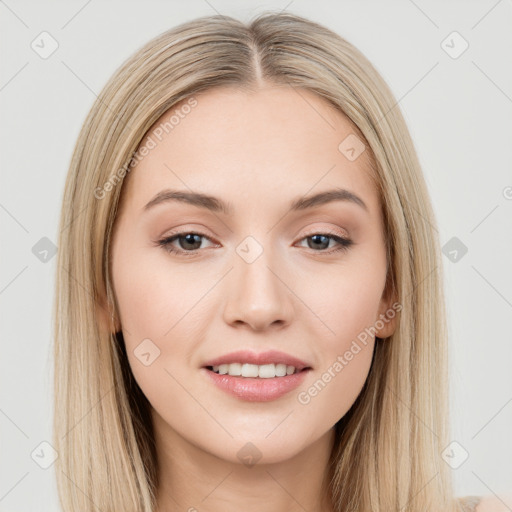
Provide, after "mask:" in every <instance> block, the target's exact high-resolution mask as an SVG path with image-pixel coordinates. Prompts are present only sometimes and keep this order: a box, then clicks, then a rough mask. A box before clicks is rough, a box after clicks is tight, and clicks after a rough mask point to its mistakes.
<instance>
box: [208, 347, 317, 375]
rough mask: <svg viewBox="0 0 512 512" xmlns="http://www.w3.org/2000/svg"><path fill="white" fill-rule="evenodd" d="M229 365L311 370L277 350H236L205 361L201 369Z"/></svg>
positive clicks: (305, 364) (303, 363)
mask: <svg viewBox="0 0 512 512" xmlns="http://www.w3.org/2000/svg"><path fill="white" fill-rule="evenodd" d="M231 363H248V364H257V365H263V364H271V363H274V364H286V365H287V366H294V367H295V368H296V370H297V371H298V372H300V371H302V370H303V369H305V368H311V366H310V365H309V364H308V363H305V362H304V361H301V360H300V359H297V358H296V357H293V356H291V355H289V354H286V353H284V352H280V351H279V350H269V351H267V352H259V353H257V352H251V351H249V350H238V351H236V352H230V353H229V354H225V355H223V356H220V357H216V358H215V359H211V360H210V361H206V363H204V365H203V367H206V366H219V365H221V364H231Z"/></svg>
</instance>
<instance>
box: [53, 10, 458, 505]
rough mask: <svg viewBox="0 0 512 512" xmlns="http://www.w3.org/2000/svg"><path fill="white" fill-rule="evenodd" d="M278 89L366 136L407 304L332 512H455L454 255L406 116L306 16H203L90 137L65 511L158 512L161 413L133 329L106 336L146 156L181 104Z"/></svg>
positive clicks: (354, 430) (172, 36) (77, 181)
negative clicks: (313, 98) (128, 339)
mask: <svg viewBox="0 0 512 512" xmlns="http://www.w3.org/2000/svg"><path fill="white" fill-rule="evenodd" d="M264 83H271V84H275V85H283V86H292V87H294V88H302V89H305V90H309V91H312V92H314V93H315V94H317V95H318V96H319V97H321V98H323V99H324V100H326V101H327V102H328V103H329V104H330V105H332V106H333V107H334V108H336V109H337V110H338V111H339V112H342V113H344V115H346V116H347V117H348V118H349V119H350V120H351V121H352V123H353V125H354V130H355V132H357V133H358V134H359V135H360V137H361V138H362V139H363V140H364V143H365V144H366V146H367V148H368V150H369V152H370V155H371V159H369V160H371V161H370V164H369V166H370V167H369V171H370V172H371V176H372V178H373V179H374V182H375V185H376V187H377V189H378V192H379V195H380V199H381V204H382V213H383V218H384V220H385V235H386V236H385V238H386V243H387V254H388V279H387V284H386V288H387V292H388V293H393V294H395V295H396V297H397V300H398V301H399V302H400V303H401V304H402V305H403V309H402V311H401V312H400V315H399V319H398V320H399V321H398V323H397V328H396V331H395V333H394V334H393V335H392V336H390V337H389V338H388V339H386V340H385V341H384V340H379V339H377V340H376V345H375V351H374V357H373V361H372V366H371V369H370V373H369V375H368V379H367V381H366V383H365V386H364V388H363V390H362V392H361V394H360V395H359V396H358V398H357V400H356V401H355V403H354V404H353V406H352V407H351V409H350V410H349V411H348V413H347V414H346V415H345V416H344V417H343V418H342V419H341V420H340V421H339V422H338V423H337V425H336V436H335V445H334V449H333V452H332V456H331V466H330V470H331V479H330V480H329V492H330V495H331V499H332V503H333V507H334V510H336V511H340V512H341V511H345V510H356V511H372V512H384V511H386V512H388V511H395V510H407V511H408V512H420V511H421V512H424V511H425V510H432V511H447V512H448V511H452V510H457V508H456V502H455V500H454V498H453V495H452V483H451V474H450V470H449V467H448V466H447V464H446V463H445V462H444V461H443V459H442V457H441V451H442V450H443V448H445V446H446V445H447V444H448V442H449V440H448V437H447V435H448V424H449V417H448V408H447V397H448V379H447V334H446V332H447V330H446V325H445V322H446V320H445V309H444V297H443V288H442V281H443V280H442V265H441V261H440V249H439V242H438V240H437V235H436V233H435V231H436V221H435V218H434V214H433V211H432V207H431V203H430V199H429V196H428V192H427V188H426V185H425V181H424V178H423V175H422V171H421V168H420V165H419V162H418V159H417V156H416V152H415V149H414V146H413V142H412V140H411V137H410V135H409V132H408V130H407V127H406V124H405V121H404V119H403V117H402V115H401V113H400V109H399V107H398V105H397V104H396V100H395V99H394V97H393V94H392V93H391V91H390V89H389V88H388V86H387V84H386V83H385V82H384V80H383V79H382V78H381V76H380V75H379V74H378V72H377V71H376V70H375V68H374V67H373V66H372V65H371V63H370V62H369V61H368V60H367V59H366V58H365V56H364V55H363V54H361V53H360V52H359V51H358V50H357V49H356V48H355V47H354V46H352V45H351V44H350V43H348V42H347V41H345V40H344V39H343V38H342V37H340V36H339V35H337V34H335V33H334V32H332V31H330V30H329V29H327V28H325V27H323V26H321V25H319V24H317V23H314V22H311V21H309V20H307V19H304V18H302V17H299V16H296V15H293V14H289V13H282V14H275V13H272V12H266V13H262V14H260V15H259V16H257V17H256V18H255V19H253V20H252V21H251V22H250V23H249V24H244V23H242V22H241V21H238V20H235V19H233V18H230V17H226V16H209V17H202V18H198V19H195V20H193V21H190V22H187V23H184V24H182V25H179V26H177V27H175V28H174V29H172V30H169V31H167V32H164V33H163V34H161V35H159V36H158V37H156V38H154V39H153V40H151V41H150V42H148V43H147V44H146V45H145V46H143V47H142V48H141V49H140V50H139V51H137V52H136V53H135V54H134V55H133V56H131V57H130V58H129V59H128V60H126V61H125V62H124V63H123V65H122V66H121V67H120V68H119V69H118V70H117V71H116V73H115V74H114V75H113V77H112V78H111V79H110V80H109V82H108V83H107V84H106V86H105V87H104V89H103V91H102V92H101V94H100V95H99V96H98V98H97V100H96V101H95V103H94V105H93V107H92V109H91V111H90V113H89V115H88V117H87V119H86V120H85V122H84V125H83V127H82V130H81V132H80V135H79V138H78V141H77V143H76V147H75V150H74V154H73V157H72V161H71V165H70V169H69V173H68V176H67V180H66V185H65V190H64V197H63V205H62V212H61V221H60V240H59V254H58V266H57V282H56V297H55V304H54V316H55V412H54V444H55V447H56V449H57V450H58V453H59V458H58V459H57V462H56V476H57V482H58V491H59V496H60V500H61V504H62V506H63V508H64V510H66V511H67V512H78V511H80V512H85V511H89V510H90V511H93V510H97V509H100V510H102V511H103V512H114V511H115V512H119V511H120V510H123V511H124V512H130V511H137V512H150V511H152V510H153V507H154V506H155V493H156V489H157V486H158V475H157V470H156V458H155V447H154V443H153V431H152V425H151V420H150V416H149V413H148V411H149V404H148V402H147V400H146V398H145V397H144V395H143V393H142V391H141V390H140V388H139V387H138V386H137V384H136V383H135V381H134V379H133V377H132V375H131V371H130V369H129V365H128V360H127V358H126V353H125V349H124V343H123V339H122V333H116V334H114V333H109V332H107V331H105V330H104V329H101V328H100V325H99V318H98V308H101V307H103V308H105V310H107V311H109V313H108V314H109V315H110V311H111V312H112V314H115V311H116V299H115V297H113V295H112V284H111V281H110V276H111V267H110V242H111V234H112V229H113V226H114V222H115V219H116V212H117V210H118V207H119V201H120V196H121V189H122V181H123V179H124V178H126V176H127V175H129V171H130V169H131V167H132V166H133V165H134V154H135V153H136V151H137V148H138V147H139V144H140V143H141V141H142V140H143V138H144V136H145V134H146V133H147V131H148V129H149V128H150V127H151V126H152V125H153V124H154V123H155V121H156V120H158V118H159V117H160V116H161V115H162V114H163V113H164V112H166V111H168V110H169V109H170V108H172V107H174V106H176V105H177V104H178V103H179V102H182V101H186V100H187V99H190V98H192V97H194V96H197V95H199V94H200V93H201V92H202V91H207V90H209V89H212V88H214V87H221V86H234V87H238V88H244V89H246V90H247V91H251V90H256V89H258V88H259V87H260V86H261V85H262V84H264ZM340 142H341V141H340ZM105 298H106V300H105Z"/></svg>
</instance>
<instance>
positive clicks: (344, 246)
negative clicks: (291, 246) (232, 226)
mask: <svg viewBox="0 0 512 512" xmlns="http://www.w3.org/2000/svg"><path fill="white" fill-rule="evenodd" d="M184 235H197V236H200V237H202V238H206V239H207V240H210V238H209V237H208V236H206V235H205V234H203V233H199V232H197V231H181V232H179V233H174V234H172V235H170V236H167V237H165V238H162V239H161V240H158V242H157V244H158V246H160V247H163V249H164V250H166V251H167V252H169V253H171V254H176V255H180V256H185V257H191V256H196V255H197V253H198V252H199V251H200V250H201V249H195V250H193V251H184V250H183V249H176V248H175V247H173V246H172V245H171V243H172V242H174V240H176V239H178V238H180V237H182V236H184ZM316 235H322V236H326V237H327V238H331V239H332V240H334V241H335V242H337V243H338V244H339V245H338V247H337V248H336V249H333V250H330V251H327V250H320V251H315V250H314V249H311V250H312V251H313V252H318V253H324V254H329V255H330V254H334V253H337V252H339V251H344V252H345V251H347V250H348V249H349V248H350V247H351V246H352V245H353V244H354V242H353V241H352V240H350V239H349V238H344V237H341V236H338V235H336V234H335V233H330V232H315V233H311V234H309V235H306V236H305V237H303V238H301V239H300V241H302V240H306V239H307V238H311V237H313V236H316ZM210 241H211V240H210Z"/></svg>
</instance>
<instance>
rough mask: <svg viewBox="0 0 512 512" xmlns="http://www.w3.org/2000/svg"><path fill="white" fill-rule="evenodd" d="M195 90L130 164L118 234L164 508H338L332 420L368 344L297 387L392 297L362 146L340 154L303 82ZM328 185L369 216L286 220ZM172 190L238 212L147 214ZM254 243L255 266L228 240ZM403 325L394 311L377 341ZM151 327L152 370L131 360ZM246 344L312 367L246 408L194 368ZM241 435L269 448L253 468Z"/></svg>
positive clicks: (118, 262) (342, 129) (319, 102)
mask: <svg viewBox="0 0 512 512" xmlns="http://www.w3.org/2000/svg"><path fill="white" fill-rule="evenodd" d="M196 98H197V100H198V104H197V106H196V107H195V108H193V109H192V110H191V112H190V113H189V114H188V115H187V116H185V117H184V118H183V119H181V120H180V123H179V124H178V125H177V126H175V127H174V129H173V130H172V131H170V132H169V134H168V135H166V136H164V137H163V138H162V140H161V141H160V142H159V143H158V144H157V146H156V147H155V148H154V149H152V150H151V151H150V152H149V154H147V155H146V156H145V157H144V158H143V159H142V160H141V161H140V162H139V163H138V164H137V166H136V167H135V168H134V169H133V170H132V171H131V172H130V174H129V176H128V178H127V180H126V182H125V184H124V185H123V193H122V203H121V207H120V210H119V212H118V216H117V219H116V223H115V231H114V237H113V242H112V243H113V245H112V251H113V252H112V269H113V276H112V279H113V287H114V292H115V295H116V299H117V303H118V307H119V310H118V315H119V318H117V319H116V320H117V322H118V326H117V327H118V328H121V329H123V334H124V339H125V343H126V347H127V353H128V357H129V363H130V366H131V369H132V371H133V374H134V376H135V379H136V380H137V382H138V384H139V386H140V387H141V389H142V391H143V392H144V394H145V395H146V397H147V398H148V400H149V402H150V403H151V406H152V416H153V420H154V431H155V441H156V445H157V453H158V465H159V475H160V482H161V483H160V487H159V489H158V511H159V512H174V511H177V510H195V509H197V510H201V511H223V512H226V511H228V512H229V511H235V510H236V511H239V510H245V511H248V512H252V511H257V510H258V511H259V510H261V509H262V504H263V503H264V508H265V510H267V511H268V512H278V511H288V512H289V511H296V510H297V511H298V510H301V511H302V510H308V511H320V510H323V511H325V510H332V508H331V505H330V504H329V503H328V498H327V493H326V487H325V484H326V482H325V479H326V478H327V463H328V459H329V455H330V452H331V449H332V445H333V436H334V425H335V423H336V422H337V421H338V420H339V419H340V418H342V417H343V416H344V415H345V413H346V412H347V411H348V409H349V408H350V406H351V405H352V404H353V403H354V401H355V399H356V398H357V396H358V394H359V393H360V391H361V389H362V386H363V384H364V382H365V380H366V378H367V375H368V371H369V368H370V363H371V357H372V352H373V347H374V343H375V340H374V338H373V337H371V336H370V337H369V339H368V342H367V344H366V346H365V345H362V344H360V345H361V347H362V349H361V350H360V351H359V352H358V353H357V355H355V356H354V357H353V359H352V360H351V361H350V362H348V364H347V365H346V366H345V367H344V368H343V370H342V371H340V372H338V373H337V374H336V376H335V377H334V378H332V379H331V380H330V382H329V383H328V384H327V385H326V386H325V387H324V388H323V389H322V390H321V392H319V393H318V394H317V395H316V396H314V397H313V398H312V399H311V401H310V402H309V403H308V404H301V403H299V401H298V399H297V396H298V394H299V393H300V392H301V391H304V390H307V389H308V388H310V387H311V386H312V384H313V383H314V382H315V381H317V380H318V379H319V378H320V377H321V376H322V374H323V372H325V371H327V369H328V368H329V367H332V366H333V363H334V362H335V361H336V360H337V357H338V355H343V354H344V353H345V352H346V351H347V350H348V349H349V348H350V346H351V343H352V342H353V341H354V340H356V338H357V336H358V334H360V333H361V332H362V331H364V329H365V328H368V327H370V326H373V325H374V324H375V322H376V321H377V320H378V319H379V318H381V317H380V315H382V314H384V313H385V312H386V311H387V310H389V308H390V307H391V304H392V303H393V302H394V298H390V297H387V296H386V294H385V278H386V252H385V241H384V230H383V220H382V216H381V206H380V203H379V197H378V194H377V191H376V190H375V188H374V186H373V183H372V182H371V180H370V178H369V171H368V161H367V159H366V156H367V153H366V152H363V154H362V155H361V156H360V157H359V158H357V159H356V160H354V161H350V160H349V159H347V158H346V156H345V155H344V154H343V153H341V152H340V151H339V150H338V146H339V144H340V142H341V141H342V140H343V139H344V138H345V137H346V136H347V135H349V134H351V133H354V128H353V126H352V124H351V123H350V122H349V120H348V119H347V118H346V117H345V116H343V115H342V114H341V113H340V112H338V111H336V110H335V109H334V108H332V107H331V106H329V104H328V103H326V102H325V101H324V100H323V99H321V98H319V97H317V96H316V95H314V94H313V93H311V92H309V91H304V90H301V91H300V94H299V93H298V92H297V91H295V90H294V89H292V88H289V87H277V86H271V85H268V84H265V85H264V86H263V87H262V88H261V89H260V90H258V91H257V92H250V93H249V92H246V91H242V90H240V89H235V88H228V89H226V88H224V89H213V90H209V91H206V92H205V93H203V94H201V95H198V96H196ZM174 110H175V109H174V108H173V109H172V111H173V112H174ZM173 112H171V113H166V114H164V116H162V118H161V119H160V120H159V121H157V123H155V125H154V127H153V129H152V130H151V131H150V135H151V134H153V135H154V131H153V130H154V129H155V128H156V127H157V126H158V124H159V123H160V122H162V121H165V120H166V119H169V116H170V115H171V114H172V113H173ZM153 138H154V137H153ZM144 142H147V140H145V141H143V143H144ZM336 187H342V188H346V189H348V190H350V191H351V192H353V193H355V194H357V195H358V196H359V197H360V198H361V199H362V200H363V201H364V202H365V204H366V205H367V208H368V211H366V210H365V209H363V208H362V207H360V206H358V205H357V204H355V203H352V202H349V201H335V202H331V203H328V204H324V205H321V206H318V207H315V208H312V209H309V210H304V211H299V212H288V213H287V210H288V205H289V203H290V202H291V201H292V200H294V199H297V198H300V197H302V196H304V195H311V194H314V193H318V192H321V191H324V190H329V189H332V188H336ZM167 188H170V189H178V190H185V191H190V190H193V191H199V192H203V193H206V194H209V195H212V196H215V197H218V198H220V199H222V200H224V201H226V202H229V203H230V204H231V206H232V208H233V213H232V214H231V215H226V214H224V213H221V212H215V213H213V212H211V211H208V210H206V209H201V208H199V207H197V206H193V205H189V204H185V203H182V202H177V201H175V202H167V203H165V202H164V203H160V204H158V205H157V206H155V207H153V208H151V209H149V210H147V211H144V205H146V203H148V202H149V201H150V200H151V199H152V198H153V197H154V196H155V195H156V194H157V193H158V192H160V191H161V190H163V189H167ZM190 231H194V232H197V231H198V232H200V233H201V234H203V235H204V237H203V238H199V239H198V241H197V243H196V245H195V246H194V244H193V242H192V243H191V242H190V241H189V243H188V245H187V240H184V239H183V238H182V239H181V240H180V239H176V240H174V242H172V244H171V245H172V246H173V247H174V248H176V249H177V250H180V249H181V250H182V251H183V252H185V251H187V250H188V251H189V252H193V251H192V249H193V248H194V247H199V248H198V249H196V251H195V252H196V255H195V256H191V257H189V256H186V255H176V254H171V253H169V252H167V251H166V249H165V247H161V246H159V245H158V243H157V242H158V240H160V239H162V238H164V237H165V236H169V235H171V234H175V233H176V232H184V233H187V232H188V233H189V232H190ZM326 232H327V233H328V234H329V233H335V234H336V235H337V236H341V237H345V238H349V239H351V240H352V241H353V242H354V243H353V245H352V246H351V247H349V248H348V249H347V250H346V251H343V250H342V251H338V252H332V251H333V250H334V249H336V248H338V247H339V245H338V244H337V243H336V241H335V240H333V239H332V238H331V239H329V238H327V240H326V241H325V243H324V244H323V245H322V242H318V241H317V242H316V243H317V245H315V244H314V243H312V240H311V238H310V237H312V236H313V235H315V234H323V233H326ZM247 236H252V237H254V238H255V239H256V240H257V241H258V243H259V244H260V246H261V248H262V250H263V252H262V254H261V255H260V256H259V257H258V258H257V259H256V260H255V261H254V262H252V263H247V262H246V261H245V260H244V259H243V258H241V257H240V256H239V254H238V253H237V251H236V249H237V247H238V246H239V244H240V243H241V242H242V241H244V239H245V238H246V237H247ZM308 240H309V243H308ZM191 246H192V247H191ZM104 322H106V320H104ZM395 327H396V326H395V322H394V321H393V320H390V321H388V322H387V323H386V324H385V326H384V328H383V329H381V330H380V331H378V333H377V336H379V337H381V338H385V337H387V336H389V335H391V334H392V332H393V331H394V330H395ZM146 338H149V339H150V340H151V341H152V343H153V344H154V345H155V346H157V347H158V349H159V350H160V355H159V356H158V357H157V358H156V359H155V360H154V361H153V362H152V363H151V364H150V365H149V366H145V365H144V364H142V363H141V361H140V360H139V359H138V358H137V357H136V355H135V354H134V350H136V348H137V346H138V345H139V344H140V343H141V341H142V340H144V339H146ZM382 342H385V341H382ZM239 349H249V350H252V351H254V352H262V351H265V350H269V349H277V350H281V351H283V352H286V353H288V354H291V355H293V356H296V357H298V358H299V359H302V360H304V361H306V362H307V363H308V364H309V366H311V367H312V370H311V371H310V372H309V374H308V375H307V376H306V379H305V381H304V382H303V384H302V385H301V386H300V387H299V388H298V389H296V390H293V391H292V392H290V393H288V394H286V395H284V396H283V397H281V398H279V399H277V400H274V401H270V402H248V401H244V400H242V399H239V398H236V397H233V396H231V395H228V394H226V393H225V392H223V391H221V390H220V389H218V388H217V387H216V386H214V385H212V384H211V382H210V380H209V379H207V378H205V376H204V375H203V372H202V371H200V368H201V367H202V366H203V364H204V363H205V362H206V361H207V360H209V359H212V358H214V357H218V356H220V355H223V354H227V353H229V352H232V351H234V350H239ZM248 442H251V443H252V444H253V445H255V446H256V447H257V449H258V451H259V452H260V453H261V459H260V460H259V461H258V462H257V463H256V464H255V465H253V466H247V465H245V464H244V463H243V462H242V461H241V460H240V459H239V457H238V455H237V453H238V452H239V450H240V449H241V448H242V447H244V446H245V445H246V443H248ZM192 507H195V508H192Z"/></svg>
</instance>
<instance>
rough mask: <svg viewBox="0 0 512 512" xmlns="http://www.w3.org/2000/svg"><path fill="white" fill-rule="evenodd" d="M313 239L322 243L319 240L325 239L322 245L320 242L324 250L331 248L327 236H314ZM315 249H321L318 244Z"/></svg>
mask: <svg viewBox="0 0 512 512" xmlns="http://www.w3.org/2000/svg"><path fill="white" fill-rule="evenodd" d="M311 239H312V240H318V241H320V240H319V239H323V242H324V243H322V241H320V244H321V246H322V248H323V249H326V248H327V247H329V237H328V236H325V235H313V236H312V237H311ZM324 246H325V247H324ZM314 247H317V248H318V247H319V245H318V244H317V243H315V244H314V245H313V248H314Z"/></svg>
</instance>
